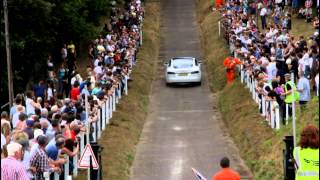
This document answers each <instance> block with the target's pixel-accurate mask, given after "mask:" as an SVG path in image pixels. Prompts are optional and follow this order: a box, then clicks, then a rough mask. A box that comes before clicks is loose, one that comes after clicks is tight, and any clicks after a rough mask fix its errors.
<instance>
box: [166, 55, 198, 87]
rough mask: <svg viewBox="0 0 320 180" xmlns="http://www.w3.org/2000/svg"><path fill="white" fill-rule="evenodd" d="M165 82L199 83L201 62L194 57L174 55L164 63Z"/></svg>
mask: <svg viewBox="0 0 320 180" xmlns="http://www.w3.org/2000/svg"><path fill="white" fill-rule="evenodd" d="M165 66H166V72H165V73H166V74H165V76H166V83H167V84H170V83H198V84H201V62H199V61H198V60H197V59H196V58H194V57H176V58H172V59H170V60H169V62H167V63H165Z"/></svg>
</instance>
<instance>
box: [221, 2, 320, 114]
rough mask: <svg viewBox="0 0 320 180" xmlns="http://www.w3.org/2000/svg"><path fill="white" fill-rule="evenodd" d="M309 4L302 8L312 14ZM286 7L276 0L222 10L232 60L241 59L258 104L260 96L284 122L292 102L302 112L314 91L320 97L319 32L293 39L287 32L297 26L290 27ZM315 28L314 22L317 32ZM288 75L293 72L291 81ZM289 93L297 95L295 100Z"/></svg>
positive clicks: (227, 6)
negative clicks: (277, 109)
mask: <svg viewBox="0 0 320 180" xmlns="http://www.w3.org/2000/svg"><path fill="white" fill-rule="evenodd" d="M310 2H312V1H310V0H306V3H305V5H306V7H305V9H307V10H308V12H310V13H312V11H311V10H310V9H311V8H312V6H313V5H312V3H310ZM290 6H291V4H285V3H284V1H277V0H276V1H271V0H269V1H268V0H265V1H257V2H254V3H252V4H248V1H245V0H244V1H238V0H228V1H226V3H225V4H224V6H223V7H222V8H221V9H220V11H221V15H222V17H221V22H222V26H223V30H224V33H225V34H224V35H225V38H226V40H227V42H228V45H229V47H230V53H231V55H232V56H235V57H236V58H238V59H240V60H241V64H242V67H243V68H244V70H245V72H246V73H245V74H247V75H249V76H250V77H251V78H252V79H253V80H254V81H256V82H257V83H256V90H257V91H258V93H259V99H260V100H261V99H262V97H264V98H265V99H266V100H267V101H271V102H272V103H277V104H278V105H279V106H280V111H281V112H282V113H281V114H282V117H285V114H286V112H285V111H286V108H285V106H286V105H288V106H289V109H288V111H289V115H290V113H291V111H292V110H291V107H292V102H293V101H294V100H295V101H298V102H299V104H300V107H301V110H303V108H304V107H305V105H306V104H307V103H308V101H310V99H311V96H312V94H313V93H314V92H316V95H317V96H318V95H319V94H318V92H319V72H318V71H319V32H318V30H317V29H315V32H314V34H313V35H312V36H311V37H304V36H300V37H294V36H292V35H291V34H290V30H291V29H292V28H295V27H292V23H291V14H290V11H289V10H290V9H291V8H290ZM268 16H269V18H267V17H268ZM298 16H299V15H298ZM310 16H311V17H313V16H316V14H310ZM258 17H259V18H258ZM258 19H259V22H260V23H261V28H260V29H259V26H258V24H257V23H258V22H257V21H256V20H258ZM308 21H309V20H308ZM318 23H319V22H318V20H317V19H315V22H314V25H315V27H318V26H319V25H317V24H318ZM304 25H306V26H311V25H310V24H304ZM290 73H294V79H291V76H290ZM292 90H294V91H295V92H296V93H295V95H294V96H293V95H292ZM260 102H262V101H260ZM269 108H270V107H269ZM260 110H261V111H262V105H261V106H260ZM283 119H284V118H283Z"/></svg>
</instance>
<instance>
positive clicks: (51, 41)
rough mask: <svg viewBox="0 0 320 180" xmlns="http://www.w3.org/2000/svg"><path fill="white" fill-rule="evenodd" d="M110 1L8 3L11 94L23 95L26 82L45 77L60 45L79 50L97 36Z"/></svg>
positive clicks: (4, 91) (3, 86)
mask: <svg viewBox="0 0 320 180" xmlns="http://www.w3.org/2000/svg"><path fill="white" fill-rule="evenodd" d="M110 2H111V0H94V1H92V0H8V12H9V13H8V14H9V15H8V16H9V32H10V45H11V55H12V71H13V75H14V94H16V93H18V92H24V91H25V89H26V86H27V84H28V83H29V82H30V80H37V79H39V78H44V76H46V68H45V67H46V61H47V57H48V54H49V53H50V54H52V56H53V59H54V62H56V63H58V62H59V60H60V49H61V48H62V46H63V44H68V43H69V42H70V41H73V42H74V43H75V44H76V45H77V47H80V46H81V45H82V46H83V44H84V43H85V42H88V40H90V39H92V38H93V37H95V36H96V35H98V33H99V31H100V28H99V24H100V20H101V18H102V17H105V16H106V15H107V14H108V12H109V10H110V7H111V4H110ZM1 6H2V8H1V17H2V18H1V27H3V28H1V37H0V38H1V43H0V48H1V49H0V50H1V57H0V65H1V66H0V67H1V76H0V84H1V89H0V91H1V92H0V93H1V96H0V102H1V103H0V105H3V104H4V103H6V102H8V95H7V94H8V93H7V87H8V86H7V68H6V53H5V39H4V20H3V3H1Z"/></svg>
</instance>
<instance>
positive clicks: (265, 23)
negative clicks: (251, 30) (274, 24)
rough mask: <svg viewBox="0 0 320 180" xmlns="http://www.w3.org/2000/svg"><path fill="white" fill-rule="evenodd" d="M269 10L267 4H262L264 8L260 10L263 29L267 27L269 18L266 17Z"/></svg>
mask: <svg viewBox="0 0 320 180" xmlns="http://www.w3.org/2000/svg"><path fill="white" fill-rule="evenodd" d="M267 12H268V11H267V8H266V7H265V6H262V9H261V11H260V17H261V26H262V29H265V28H266V27H267V19H266V16H267Z"/></svg>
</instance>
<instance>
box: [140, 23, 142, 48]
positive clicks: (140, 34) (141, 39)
mask: <svg viewBox="0 0 320 180" xmlns="http://www.w3.org/2000/svg"><path fill="white" fill-rule="evenodd" d="M142 37H143V34H142V24H141V25H140V46H141V45H142V41H143V39H142Z"/></svg>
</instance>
